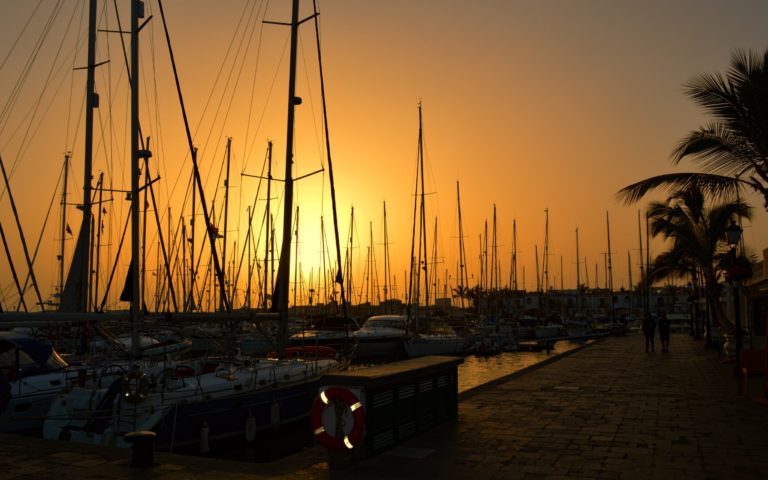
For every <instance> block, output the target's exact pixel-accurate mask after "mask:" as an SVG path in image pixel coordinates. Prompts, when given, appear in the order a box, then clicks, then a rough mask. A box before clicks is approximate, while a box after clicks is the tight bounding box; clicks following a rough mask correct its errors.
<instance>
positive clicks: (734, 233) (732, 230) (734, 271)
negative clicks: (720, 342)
mask: <svg viewBox="0 0 768 480" xmlns="http://www.w3.org/2000/svg"><path fill="white" fill-rule="evenodd" d="M741 233H742V229H741V227H740V226H739V225H738V224H737V223H736V222H735V221H733V220H731V224H730V225H729V226H728V228H726V229H725V239H726V241H727V242H728V245H729V246H730V247H731V271H730V277H731V282H733V313H734V315H735V324H736V331H735V332H734V336H735V337H736V363H735V369H736V371H735V372H734V374H735V375H736V376H739V375H740V374H741V358H740V357H741V347H742V345H741V343H742V331H741V312H740V309H739V283H738V280H739V279H738V268H736V246H737V245H738V244H739V240H741Z"/></svg>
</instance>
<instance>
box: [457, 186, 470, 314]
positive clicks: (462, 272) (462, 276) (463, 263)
mask: <svg viewBox="0 0 768 480" xmlns="http://www.w3.org/2000/svg"><path fill="white" fill-rule="evenodd" d="M456 203H457V205H458V210H459V287H463V288H461V290H460V291H462V290H464V289H467V288H469V280H468V279H467V254H466V252H465V251H464V226H463V225H462V221H461V193H460V191H459V182H458V181H457V182H456ZM459 299H460V300H461V308H464V295H459Z"/></svg>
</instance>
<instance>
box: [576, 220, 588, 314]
mask: <svg viewBox="0 0 768 480" xmlns="http://www.w3.org/2000/svg"><path fill="white" fill-rule="evenodd" d="M579 258H580V257H579V228H578V227H576V311H577V312H581V265H580V264H579V262H580V260H579ZM584 266H585V267H586V264H585V265H584Z"/></svg>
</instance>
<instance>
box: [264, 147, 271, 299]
mask: <svg viewBox="0 0 768 480" xmlns="http://www.w3.org/2000/svg"><path fill="white" fill-rule="evenodd" d="M271 196H272V141H271V140H270V141H268V142H267V206H266V209H265V212H264V217H265V219H264V220H265V223H266V227H265V228H264V235H265V237H266V242H264V295H263V297H264V305H263V306H264V308H267V307H268V306H269V305H267V292H268V291H269V293H270V294H272V292H271V287H272V285H271V283H270V282H269V270H270V269H269V247H270V245H271V242H270V239H271V238H272V235H271V233H270V232H271V229H270V228H271V226H270V219H271V218H272V213H271V212H270V201H271V198H270V197H271Z"/></svg>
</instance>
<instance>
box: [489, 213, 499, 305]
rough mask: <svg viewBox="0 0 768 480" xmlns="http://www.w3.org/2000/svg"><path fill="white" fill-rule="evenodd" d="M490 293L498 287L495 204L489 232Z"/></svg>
mask: <svg viewBox="0 0 768 480" xmlns="http://www.w3.org/2000/svg"><path fill="white" fill-rule="evenodd" d="M491 235H492V238H491V269H492V270H491V288H490V290H491V291H496V290H497V289H498V287H499V277H498V268H497V264H498V258H497V257H496V254H497V251H496V204H495V203H494V204H493V227H492V230H491Z"/></svg>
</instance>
